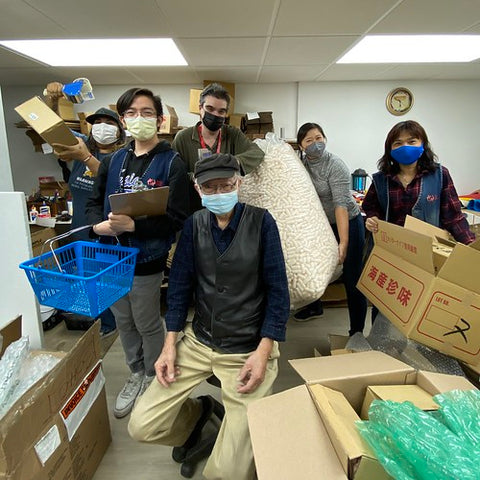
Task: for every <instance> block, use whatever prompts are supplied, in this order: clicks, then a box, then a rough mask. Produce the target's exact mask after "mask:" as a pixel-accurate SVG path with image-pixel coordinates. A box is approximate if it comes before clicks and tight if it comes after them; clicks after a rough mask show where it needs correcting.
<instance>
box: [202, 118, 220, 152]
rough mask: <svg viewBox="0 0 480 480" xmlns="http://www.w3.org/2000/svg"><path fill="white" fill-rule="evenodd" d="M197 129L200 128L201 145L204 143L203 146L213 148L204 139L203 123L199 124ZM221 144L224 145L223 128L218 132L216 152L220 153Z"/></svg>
mask: <svg viewBox="0 0 480 480" xmlns="http://www.w3.org/2000/svg"><path fill="white" fill-rule="evenodd" d="M197 130H198V138H199V139H200V145H202V148H208V149H209V150H211V148H210V147H209V146H208V145H207V144H206V143H205V140H204V139H203V135H202V125H199V126H198V128H197ZM221 146H222V130H220V131H219V132H218V143H217V151H216V152H215V153H220V147H221Z"/></svg>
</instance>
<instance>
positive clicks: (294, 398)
mask: <svg viewBox="0 0 480 480" xmlns="http://www.w3.org/2000/svg"><path fill="white" fill-rule="evenodd" d="M247 416H248V425H249V429H250V438H251V441H252V448H253V454H254V457H255V465H256V468H257V476H258V479H259V480H292V479H297V478H301V479H302V480H318V479H319V478H328V479H329V480H346V479H347V476H346V475H345V473H344V471H343V469H342V467H341V465H340V463H339V461H338V459H337V456H336V454H335V450H334V449H333V446H332V443H331V442H330V439H329V437H328V433H327V432H326V430H325V427H324V426H323V423H322V421H321V419H320V417H319V415H318V413H317V410H316V408H315V406H314V404H313V402H312V398H311V396H310V394H309V393H308V390H307V388H306V387H305V386H304V385H302V386H300V387H295V388H292V389H290V390H286V391H284V392H281V393H278V394H276V395H271V396H269V397H266V398H262V399H260V400H257V401H255V402H253V403H252V404H250V405H248V411H247Z"/></svg>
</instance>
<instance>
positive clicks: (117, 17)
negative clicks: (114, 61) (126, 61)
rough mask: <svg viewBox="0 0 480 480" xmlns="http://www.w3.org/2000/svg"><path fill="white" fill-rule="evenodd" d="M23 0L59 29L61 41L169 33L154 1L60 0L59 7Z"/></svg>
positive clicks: (53, 0) (51, 1)
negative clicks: (65, 39) (62, 32)
mask: <svg viewBox="0 0 480 480" xmlns="http://www.w3.org/2000/svg"><path fill="white" fill-rule="evenodd" d="M18 1H19V0H15V3H17V2H18ZM26 1H27V3H29V4H30V5H32V6H33V7H34V8H35V9H36V10H38V11H39V12H41V13H42V14H43V15H44V16H45V17H47V18H50V19H52V21H53V22H55V24H56V25H59V26H61V27H62V29H63V30H64V32H65V33H64V35H62V36H61V38H63V37H69V38H89V37H90V38H105V37H117V38H123V37H125V38H130V37H136V36H146V37H165V36H171V35H172V34H173V32H172V31H171V29H170V27H169V23H168V22H167V20H166V19H165V17H164V16H163V14H162V12H161V10H160V9H159V7H158V5H157V4H156V3H155V1H154V0H148V1H144V0H142V1H135V2H132V1H118V0H82V1H81V2H78V1H74V0H62V2H61V4H60V5H61V7H59V2H58V0H26ZM132 20H138V21H132ZM51 38H55V35H51Z"/></svg>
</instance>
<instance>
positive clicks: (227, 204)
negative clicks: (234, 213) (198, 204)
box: [202, 190, 238, 215]
mask: <svg viewBox="0 0 480 480" xmlns="http://www.w3.org/2000/svg"><path fill="white" fill-rule="evenodd" d="M237 203H238V190H234V191H233V192H229V193H214V194H213V195H202V205H203V206H204V207H205V208H206V209H207V210H210V211H211V212H212V213H214V214H215V215H224V214H225V213H228V212H230V211H231V210H233V207H234V206H235V205H236V204H237Z"/></svg>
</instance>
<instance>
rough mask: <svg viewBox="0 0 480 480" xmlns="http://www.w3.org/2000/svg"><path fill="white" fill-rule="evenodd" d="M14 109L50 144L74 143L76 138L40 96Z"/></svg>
mask: <svg viewBox="0 0 480 480" xmlns="http://www.w3.org/2000/svg"><path fill="white" fill-rule="evenodd" d="M15 111H16V112H17V113H18V114H19V115H20V116H21V117H22V118H23V119H24V120H25V121H26V122H27V123H28V124H29V125H30V126H31V127H32V128H33V129H34V130H35V131H36V132H37V133H38V134H39V135H40V136H41V137H42V138H43V139H44V140H45V141H46V142H47V143H49V144H50V145H51V144H52V143H60V144H62V145H76V144H77V143H78V140H77V139H76V137H75V135H73V133H72V132H71V131H70V130H69V128H68V127H67V125H66V124H65V122H64V121H63V120H62V118H61V117H59V116H58V115H57V114H56V113H55V112H54V111H53V110H52V109H51V108H49V107H48V106H47V105H46V104H45V103H44V102H43V100H42V99H41V98H40V97H33V98H31V99H30V100H27V101H26V102H24V103H22V104H21V105H19V106H18V107H15Z"/></svg>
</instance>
